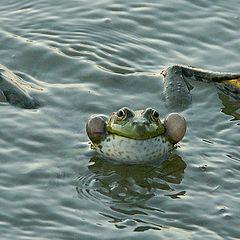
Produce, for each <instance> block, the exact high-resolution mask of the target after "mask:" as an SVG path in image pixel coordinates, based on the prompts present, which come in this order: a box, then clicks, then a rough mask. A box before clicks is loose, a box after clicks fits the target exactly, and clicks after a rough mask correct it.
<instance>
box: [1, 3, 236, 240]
mask: <svg viewBox="0 0 240 240" xmlns="http://www.w3.org/2000/svg"><path fill="white" fill-rule="evenodd" d="M239 9H240V2H237V1H232V0H230V1H221V0H220V1H211V2H209V1H207V0H202V1H195V2H192V1H187V0H185V1H184V0H179V1H177V3H176V1H153V0H150V1H147V2H146V1H145V2H139V1H128V2H126V1H120V0H118V1H113V0H109V1H107V0H102V1H100V0H98V1H83V0H82V1H80V0H79V1H77V0H70V1H62V0H58V1H45V0H38V1H29V0H21V1H16V0H9V1H2V2H1V3H0V11H1V16H0V20H1V22H2V24H1V28H0V54H1V62H0V63H1V64H3V65H5V66H6V67H8V68H9V69H11V70H12V71H14V72H15V73H16V74H18V75H20V76H21V77H23V78H24V79H25V80H26V81H28V82H29V83H31V84H32V85H33V86H36V87H38V88H39V89H43V91H40V92H36V91H33V92H32V94H33V95H34V96H35V97H36V98H37V99H38V100H39V102H40V103H41V105H42V107H41V108H39V109H36V110H23V109H20V108H16V107H13V106H10V105H9V104H6V103H1V106H0V115H1V118H0V125H1V130H0V134H1V138H0V161H1V168H0V173H1V174H0V193H1V194H0V196H1V197H0V210H1V211H0V236H1V239H172V238H174V239H238V238H239V236H240V230H239V223H240V222H239V215H240V208H239V197H240V194H239V185H240V153H239V145H240V138H239V125H240V110H239V109H240V103H239V102H236V101H235V100H233V99H231V98H230V97H229V96H227V95H225V94H223V93H222V92H221V91H219V90H217V88H216V87H215V86H214V85H211V84H210V85H209V84H206V83H200V82H196V83H193V82H191V84H192V85H193V87H194V88H193V90H192V91H191V93H192V105H191V106H189V108H187V109H186V110H185V111H183V112H182V114H183V115H184V116H185V118H186V119H187V122H188V131H187V134H186V137H185V138H184V139H183V141H182V142H181V144H180V148H179V149H177V150H176V151H175V152H174V153H173V154H172V155H171V156H170V157H169V158H168V159H166V161H164V162H158V163H156V164H155V165H154V166H122V165H115V164H113V163H111V162H107V161H104V160H103V159H100V158H99V156H97V155H96V154H95V153H94V152H93V151H91V150H90V148H89V140H88V138H87V135H86V133H85V123H86V121H87V119H88V118H89V116H90V115H92V114H98V113H100V114H110V113H111V112H113V111H116V110H117V109H118V108H120V107H122V106H129V107H131V108H132V109H141V108H146V107H148V106H152V107H153V108H156V109H158V110H159V112H160V114H161V117H162V118H163V117H164V116H165V115H166V114H167V113H168V112H169V109H168V108H167V107H166V106H165V104H164V102H163V97H162V78H161V76H160V75H159V73H160V71H161V70H162V69H163V68H165V67H167V66H170V65H171V64H176V63H179V64H186V65H193V66H197V67H202V68H206V69H210V70H216V71H228V72H240V68H239V55H240V54H239V53H240V47H239V39H240V31H239V23H240V16H239Z"/></svg>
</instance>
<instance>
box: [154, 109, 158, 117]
mask: <svg viewBox="0 0 240 240" xmlns="http://www.w3.org/2000/svg"><path fill="white" fill-rule="evenodd" d="M153 116H154V117H155V118H159V113H158V112H157V111H155V110H153Z"/></svg>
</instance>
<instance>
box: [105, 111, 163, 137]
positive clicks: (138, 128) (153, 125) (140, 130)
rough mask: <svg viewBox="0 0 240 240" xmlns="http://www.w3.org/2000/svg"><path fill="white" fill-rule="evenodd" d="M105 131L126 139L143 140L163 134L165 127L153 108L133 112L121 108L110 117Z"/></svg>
mask: <svg viewBox="0 0 240 240" xmlns="http://www.w3.org/2000/svg"><path fill="white" fill-rule="evenodd" d="M106 130H107V132H108V133H112V134H116V135H119V136H123V137H126V138H132V139H138V140H144V139H149V138H153V137H156V136H159V135H161V134H163V133H164V132H165V127H164V125H163V124H162V123H161V121H160V118H159V113H158V112H157V111H156V110H154V109H153V108H146V109H145V110H137V111H133V110H131V109H130V108H127V107H123V108H121V109H119V110H118V111H117V112H114V113H113V114H112V115H111V116H110V118H109V120H108V122H107V126H106Z"/></svg>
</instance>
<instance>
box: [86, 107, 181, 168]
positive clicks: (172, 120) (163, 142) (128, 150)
mask: <svg viewBox="0 0 240 240" xmlns="http://www.w3.org/2000/svg"><path fill="white" fill-rule="evenodd" d="M86 131H87V135H88V137H89V138H90V140H91V144H92V145H91V147H92V149H94V150H96V151H97V152H98V153H99V154H100V155H101V156H103V157H104V158H107V159H113V160H114V161H117V162H121V163H128V164H136V163H137V164H144V163H145V162H153V161H155V160H156V159H159V158H161V157H163V156H165V155H167V153H169V152H171V151H172V150H173V149H174V148H176V144H177V143H178V142H179V141H180V140H181V139H182V138H183V137H184V135H185V132H186V120H185V118H184V117H183V116H182V115H181V114H179V113H171V114H169V115H168V116H167V117H166V118H165V119H164V120H161V119H160V114H159V113H158V111H156V110H155V109H153V108H151V107H148V108H146V109H144V110H132V109H130V108H129V107H122V108H120V109H119V110H118V111H117V112H113V113H112V114H111V116H110V117H109V118H107V117H106V116H100V115H96V116H92V117H91V118H90V119H89V120H88V122H87V124H86Z"/></svg>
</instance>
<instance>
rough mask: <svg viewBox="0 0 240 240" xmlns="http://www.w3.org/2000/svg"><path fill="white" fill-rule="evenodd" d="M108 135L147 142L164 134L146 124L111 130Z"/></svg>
mask: <svg viewBox="0 0 240 240" xmlns="http://www.w3.org/2000/svg"><path fill="white" fill-rule="evenodd" d="M108 134H116V135H118V136H121V137H126V138H131V139H135V140H146V139H149V138H154V137H157V136H159V135H160V134H162V132H160V131H158V130H156V129H152V128H151V126H149V125H148V124H144V123H136V124H132V126H131V128H127V129H121V130H118V129H109V130H108Z"/></svg>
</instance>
